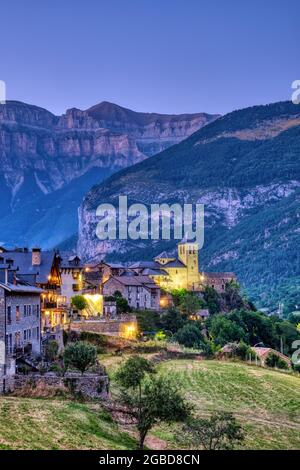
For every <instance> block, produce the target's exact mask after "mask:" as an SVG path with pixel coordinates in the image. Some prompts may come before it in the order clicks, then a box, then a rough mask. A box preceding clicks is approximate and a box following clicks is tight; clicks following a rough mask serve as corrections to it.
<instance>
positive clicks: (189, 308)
mask: <svg viewBox="0 0 300 470" xmlns="http://www.w3.org/2000/svg"><path fill="white" fill-rule="evenodd" d="M204 306H205V302H203V300H202V299H199V297H197V296H196V295H195V294H192V293H190V292H189V293H187V294H186V295H185V296H184V297H183V298H182V300H181V303H180V305H179V308H180V310H181V312H182V313H183V314H184V315H186V316H187V317H189V316H190V315H193V314H195V313H196V312H197V311H198V310H199V309H200V308H202V307H204Z"/></svg>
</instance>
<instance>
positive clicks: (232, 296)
mask: <svg viewBox="0 0 300 470" xmlns="http://www.w3.org/2000/svg"><path fill="white" fill-rule="evenodd" d="M222 297H223V299H224V301H225V307H226V310H227V311H230V310H234V309H240V308H243V307H245V306H246V305H247V302H246V300H245V299H243V298H242V296H241V294H240V286H239V284H238V283H237V282H235V281H230V282H227V283H226V284H225V291H224V293H223V294H222ZM247 306H248V305H247Z"/></svg>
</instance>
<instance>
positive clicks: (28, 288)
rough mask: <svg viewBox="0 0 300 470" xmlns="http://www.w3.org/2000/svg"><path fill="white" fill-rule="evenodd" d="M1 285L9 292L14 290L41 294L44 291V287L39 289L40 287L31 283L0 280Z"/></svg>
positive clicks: (15, 291)
mask: <svg viewBox="0 0 300 470" xmlns="http://www.w3.org/2000/svg"><path fill="white" fill-rule="evenodd" d="M0 286H1V287H2V288H3V289H4V290H7V291H8V292H14V293H22V294H41V293H42V292H43V290H42V289H39V288H38V287H34V286H29V285H25V284H24V285H23V284H17V285H14V284H4V283H2V282H0Z"/></svg>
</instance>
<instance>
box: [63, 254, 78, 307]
mask: <svg viewBox="0 0 300 470" xmlns="http://www.w3.org/2000/svg"><path fill="white" fill-rule="evenodd" d="M58 257H59V272H60V282H61V286H60V292H61V302H64V305H65V307H66V308H70V307H71V301H72V297H74V296H75V295H82V293H83V290H84V265H83V263H82V262H81V259H80V258H79V256H77V255H74V254H72V253H68V252H60V253H59V255H58Z"/></svg>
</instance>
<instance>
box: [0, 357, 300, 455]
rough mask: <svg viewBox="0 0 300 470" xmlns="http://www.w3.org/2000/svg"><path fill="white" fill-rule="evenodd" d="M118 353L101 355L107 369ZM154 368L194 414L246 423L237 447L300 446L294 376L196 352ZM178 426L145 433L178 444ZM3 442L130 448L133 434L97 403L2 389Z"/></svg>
mask: <svg viewBox="0 0 300 470" xmlns="http://www.w3.org/2000/svg"><path fill="white" fill-rule="evenodd" d="M122 360H124V359H123V358H121V357H115V356H110V355H106V356H103V357H102V362H103V363H104V364H105V365H106V366H107V367H108V369H109V372H110V375H113V374H112V372H113V371H114V370H115V369H116V366H117V364H120V362H122ZM159 371H160V373H163V374H167V375H168V376H169V377H172V378H173V379H174V380H176V381H177V383H180V384H181V387H182V389H183V391H184V393H185V395H186V397H187V398H188V399H189V400H191V402H193V403H194V404H195V412H196V413H197V414H198V415H199V416H208V415H209V413H210V412H211V411H212V410H227V411H232V412H234V413H235V415H236V416H237V418H238V419H239V421H241V422H242V424H243V425H244V427H245V429H246V431H247V439H246V442H245V445H244V446H243V448H248V449H299V448H300V378H298V377H296V376H292V375H288V374H284V373H280V372H276V371H271V370H268V369H261V368H258V367H254V366H248V365H244V364H241V363H230V362H217V361H197V360H194V361H192V360H172V361H167V362H163V363H161V364H160V365H159ZM112 389H113V391H114V389H115V384H114V381H113V380H112ZM178 430H179V429H178V426H177V425H172V426H168V425H161V426H158V427H157V428H156V429H155V430H154V431H153V432H152V433H151V436H152V439H154V440H155V438H156V439H157V438H159V439H161V440H162V441H160V442H164V441H165V442H166V444H167V447H168V448H180V447H183V444H182V442H180V441H179V438H178V436H179V432H178ZM148 445H150V443H149V444H148ZM150 447H151V445H150ZM1 448H2V449H133V448H135V441H134V439H132V438H131V437H130V436H128V434H126V433H123V432H121V430H120V428H118V427H117V425H115V424H114V423H113V422H112V421H111V419H110V417H109V416H108V415H107V414H106V413H104V412H103V411H101V410H100V409H99V406H98V405H95V404H79V403H73V402H70V401H68V400H60V399H59V400H58V399H57V400H54V399H50V400H45V399H27V398H26V399H24V398H14V397H1V398H0V449H1Z"/></svg>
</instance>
